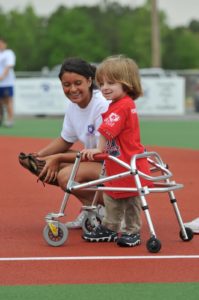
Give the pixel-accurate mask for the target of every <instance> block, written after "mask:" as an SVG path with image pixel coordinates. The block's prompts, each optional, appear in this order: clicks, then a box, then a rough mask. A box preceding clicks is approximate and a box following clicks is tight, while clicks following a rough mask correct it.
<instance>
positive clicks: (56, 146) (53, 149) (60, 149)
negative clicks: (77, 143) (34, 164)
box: [37, 137, 73, 157]
mask: <svg viewBox="0 0 199 300" xmlns="http://www.w3.org/2000/svg"><path fill="white" fill-rule="evenodd" d="M72 145H73V144H72V143H69V142H67V141H65V140H64V139H62V138H61V137H58V138H57V139H55V140H53V141H52V142H51V143H50V144H48V145H47V146H46V147H44V148H43V149H41V150H39V151H38V152H37V155H38V157H44V156H49V155H52V154H57V153H64V152H67V151H68V150H69V149H70V148H71V147H72Z"/></svg>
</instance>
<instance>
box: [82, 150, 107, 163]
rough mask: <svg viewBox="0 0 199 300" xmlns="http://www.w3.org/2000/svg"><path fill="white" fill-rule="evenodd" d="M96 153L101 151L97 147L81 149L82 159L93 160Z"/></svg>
mask: <svg viewBox="0 0 199 300" xmlns="http://www.w3.org/2000/svg"><path fill="white" fill-rule="evenodd" d="M98 153H102V152H101V151H100V150H99V149H98V148H94V149H83V150H82V151H81V154H82V159H89V160H94V155H95V154H98Z"/></svg>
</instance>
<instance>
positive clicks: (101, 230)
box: [82, 225, 117, 242]
mask: <svg viewBox="0 0 199 300" xmlns="http://www.w3.org/2000/svg"><path fill="white" fill-rule="evenodd" d="M82 238H83V239H84V240H86V241H89V242H115V241H116V240H117V232H115V231H112V230H110V229H108V228H106V227H104V226H103V225H98V226H97V227H96V228H95V229H94V230H93V231H91V232H88V233H84V234H83V235H82Z"/></svg>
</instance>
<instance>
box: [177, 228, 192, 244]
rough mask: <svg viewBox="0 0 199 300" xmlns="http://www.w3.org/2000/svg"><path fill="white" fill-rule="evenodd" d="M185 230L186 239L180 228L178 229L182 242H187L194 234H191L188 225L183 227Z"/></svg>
mask: <svg viewBox="0 0 199 300" xmlns="http://www.w3.org/2000/svg"><path fill="white" fill-rule="evenodd" d="M185 231H186V234H187V237H188V239H186V238H185V236H184V235H183V232H182V230H180V238H181V239H182V240H183V241H184V242H189V241H191V240H192V238H193V235H194V234H193V231H192V229H191V228H189V227H185Z"/></svg>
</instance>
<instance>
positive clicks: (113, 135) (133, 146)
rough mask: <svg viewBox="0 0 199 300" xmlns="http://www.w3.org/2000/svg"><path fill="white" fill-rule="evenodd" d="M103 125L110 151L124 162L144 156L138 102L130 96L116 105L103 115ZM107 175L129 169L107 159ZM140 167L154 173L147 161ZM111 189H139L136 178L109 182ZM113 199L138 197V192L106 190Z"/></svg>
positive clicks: (139, 167) (114, 103)
mask: <svg viewBox="0 0 199 300" xmlns="http://www.w3.org/2000/svg"><path fill="white" fill-rule="evenodd" d="M102 117H103V123H102V124H101V126H100V127H99V129H98V130H99V132H100V133H101V134H102V135H103V136H104V137H105V138H106V139H107V145H106V152H107V153H108V154H109V155H112V156H115V157H117V158H119V159H120V160H122V161H124V162H126V163H128V164H130V160H131V158H132V156H133V155H135V154H139V153H143V152H144V146H143V145H142V144H141V142H140V127H139V120H138V115H137V111H136V106H135V103H134V101H133V100H132V99H131V98H130V97H129V96H125V97H124V98H122V99H120V100H118V101H116V102H112V103H111V104H110V105H109V109H108V111H107V112H105V113H103V114H102ZM105 167H106V175H107V176H111V175H115V174H119V173H121V172H125V171H127V169H126V168H124V167H122V166H120V165H119V164H118V163H116V162H114V161H111V160H106V162H105ZM137 168H138V169H139V170H140V171H141V172H143V173H145V174H150V171H149V164H148V162H147V159H145V158H143V159H139V160H137ZM141 182H142V185H143V186H146V185H151V182H148V181H147V180H145V179H141ZM105 185H106V186H109V187H111V186H112V187H116V186H117V187H136V184H135V181H134V178H133V176H132V175H129V176H128V177H124V178H120V179H116V180H113V181H111V182H107V183H106V184H105ZM106 193H107V194H109V195H110V196H111V197H113V198H115V199H117V198H127V197H130V196H136V195H138V193H137V192H124V191H106Z"/></svg>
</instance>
